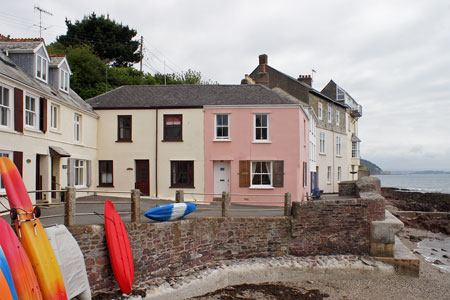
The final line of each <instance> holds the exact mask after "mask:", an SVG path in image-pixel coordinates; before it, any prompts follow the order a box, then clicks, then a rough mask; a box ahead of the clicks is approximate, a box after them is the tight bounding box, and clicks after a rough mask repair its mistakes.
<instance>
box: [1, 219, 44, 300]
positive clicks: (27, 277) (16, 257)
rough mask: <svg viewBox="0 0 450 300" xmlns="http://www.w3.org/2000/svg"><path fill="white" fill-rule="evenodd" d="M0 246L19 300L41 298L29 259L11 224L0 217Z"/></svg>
mask: <svg viewBox="0 0 450 300" xmlns="http://www.w3.org/2000/svg"><path fill="white" fill-rule="evenodd" d="M0 236H1V237H2V238H1V239H0V246H1V247H2V248H3V251H4V253H5V256H6V260H7V261H8V264H9V268H10V269H11V273H12V277H13V280H14V286H15V287H16V292H17V296H18V297H19V299H20V300H42V294H41V289H40V288H39V283H38V281H37V279H36V275H35V274H34V270H33V267H32V266H31V262H30V259H29V258H28V255H27V254H26V252H25V250H24V249H23V247H22V244H21V243H20V242H19V240H18V239H17V236H16V234H15V232H14V231H13V229H12V228H11V226H10V225H9V224H8V223H7V222H6V221H5V220H4V219H3V218H0Z"/></svg>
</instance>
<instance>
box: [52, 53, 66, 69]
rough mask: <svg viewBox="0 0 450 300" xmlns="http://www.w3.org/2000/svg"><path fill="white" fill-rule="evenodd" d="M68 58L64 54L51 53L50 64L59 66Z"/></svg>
mask: <svg viewBox="0 0 450 300" xmlns="http://www.w3.org/2000/svg"><path fill="white" fill-rule="evenodd" d="M65 58H66V56H65V55H64V56H62V55H57V56H56V55H50V64H49V66H51V67H57V66H58V65H59V64H60V63H61V62H62V61H63V60H64V59H65Z"/></svg>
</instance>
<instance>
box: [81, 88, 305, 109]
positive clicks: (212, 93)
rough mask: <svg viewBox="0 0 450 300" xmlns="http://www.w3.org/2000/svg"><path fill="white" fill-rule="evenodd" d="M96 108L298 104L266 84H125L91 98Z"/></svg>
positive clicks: (90, 100)
mask: <svg viewBox="0 0 450 300" xmlns="http://www.w3.org/2000/svg"><path fill="white" fill-rule="evenodd" d="M86 102H88V103H89V104H90V105H92V106H93V107H94V109H117V108H175V107H178V108H201V107H204V106H205V105H264V104H298V102H297V101H294V100H291V99H289V98H287V97H283V96H281V95H279V94H277V93H275V92H273V91H271V90H270V89H268V88H266V87H265V86H262V85H246V84H242V85H167V86H164V85H139V86H122V87H119V88H117V89H115V90H112V91H110V92H108V93H105V94H102V95H99V96H96V97H94V98H91V99H88V100H87V101H86Z"/></svg>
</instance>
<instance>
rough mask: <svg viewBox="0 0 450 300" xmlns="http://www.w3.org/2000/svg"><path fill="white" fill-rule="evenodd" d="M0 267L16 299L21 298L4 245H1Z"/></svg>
mask: <svg viewBox="0 0 450 300" xmlns="http://www.w3.org/2000/svg"><path fill="white" fill-rule="evenodd" d="M0 269H1V270H2V273H3V275H4V276H5V278H6V282H8V286H9V290H10V291H11V295H12V296H13V299H14V300H19V297H17V292H16V288H15V286H14V281H13V278H12V275H11V270H10V269H9V265H8V261H7V260H6V256H5V253H4V252H3V249H2V246H0Z"/></svg>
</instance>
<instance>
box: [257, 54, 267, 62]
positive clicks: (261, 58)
mask: <svg viewBox="0 0 450 300" xmlns="http://www.w3.org/2000/svg"><path fill="white" fill-rule="evenodd" d="M267 60H268V57H267V54H261V55H260V56H259V64H260V65H267Z"/></svg>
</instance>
